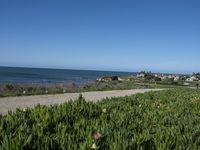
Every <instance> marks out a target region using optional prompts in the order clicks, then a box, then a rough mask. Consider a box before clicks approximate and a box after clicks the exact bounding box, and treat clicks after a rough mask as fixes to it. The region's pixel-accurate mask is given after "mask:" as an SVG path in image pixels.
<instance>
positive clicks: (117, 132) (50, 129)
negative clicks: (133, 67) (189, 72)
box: [0, 89, 200, 150]
mask: <svg viewBox="0 0 200 150" xmlns="http://www.w3.org/2000/svg"><path fill="white" fill-rule="evenodd" d="M0 149H9V150H12V149H119V150H122V149H148V150H149V149H150V150H151V149H158V150H165V149H191V150H195V149H200V91H198V90H194V89H173V90H164V91H158V92H149V93H145V94H137V95H133V96H130V97H121V98H112V99H105V100H103V101H99V102H97V103H92V102H86V101H85V100H84V98H83V97H80V98H79V99H78V100H77V101H74V102H73V101H70V102H67V103H65V104H62V105H59V106H58V105H56V106H50V107H46V106H37V107H36V108H34V109H22V110H17V111H16V113H9V114H8V115H6V116H0Z"/></svg>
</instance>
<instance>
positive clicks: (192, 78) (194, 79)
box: [186, 76, 199, 82]
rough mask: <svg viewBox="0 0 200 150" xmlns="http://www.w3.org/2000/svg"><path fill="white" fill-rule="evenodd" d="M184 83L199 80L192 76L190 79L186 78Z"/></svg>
mask: <svg viewBox="0 0 200 150" xmlns="http://www.w3.org/2000/svg"><path fill="white" fill-rule="evenodd" d="M186 81H188V82H193V81H199V79H198V78H196V77H194V76H192V77H190V78H187V79H186Z"/></svg>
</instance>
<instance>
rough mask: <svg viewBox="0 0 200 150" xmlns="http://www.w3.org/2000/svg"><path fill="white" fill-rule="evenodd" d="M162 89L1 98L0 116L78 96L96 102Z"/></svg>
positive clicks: (62, 101)
mask: <svg viewBox="0 0 200 150" xmlns="http://www.w3.org/2000/svg"><path fill="white" fill-rule="evenodd" d="M160 90H162V89H132V90H111V91H93V92H80V93H65V94H55V95H32V96H18V97H1V98H0V114H2V115H6V114H7V113H8V111H12V112H14V111H16V108H20V109H23V108H27V107H28V108H33V107H35V106H37V105H38V104H40V105H45V106H49V105H56V104H58V105H59V104H62V103H64V102H67V101H69V100H76V99H77V98H78V96H79V95H80V94H82V95H83V97H84V98H85V99H86V101H92V102H97V101H99V100H102V99H104V98H111V97H123V96H130V95H134V94H138V93H145V92H150V91H160Z"/></svg>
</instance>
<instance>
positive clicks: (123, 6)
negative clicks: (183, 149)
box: [0, 0, 200, 73]
mask: <svg viewBox="0 0 200 150" xmlns="http://www.w3.org/2000/svg"><path fill="white" fill-rule="evenodd" d="M199 8H200V1H199V0H1V1H0V66H21V67H40V68H43V67H44V68H64V69H67V68H69V69H83V70H110V71H141V70H146V71H147V70H148V71H150V70H151V71H154V72H174V73H191V72H198V71H200V63H199V57H200V9H199Z"/></svg>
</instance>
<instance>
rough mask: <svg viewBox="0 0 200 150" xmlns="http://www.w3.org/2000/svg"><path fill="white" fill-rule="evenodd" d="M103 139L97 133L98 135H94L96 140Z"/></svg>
mask: <svg viewBox="0 0 200 150" xmlns="http://www.w3.org/2000/svg"><path fill="white" fill-rule="evenodd" d="M101 137H102V135H101V133H99V132H97V133H96V134H94V138H95V139H96V140H99V139H100V138H101Z"/></svg>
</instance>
